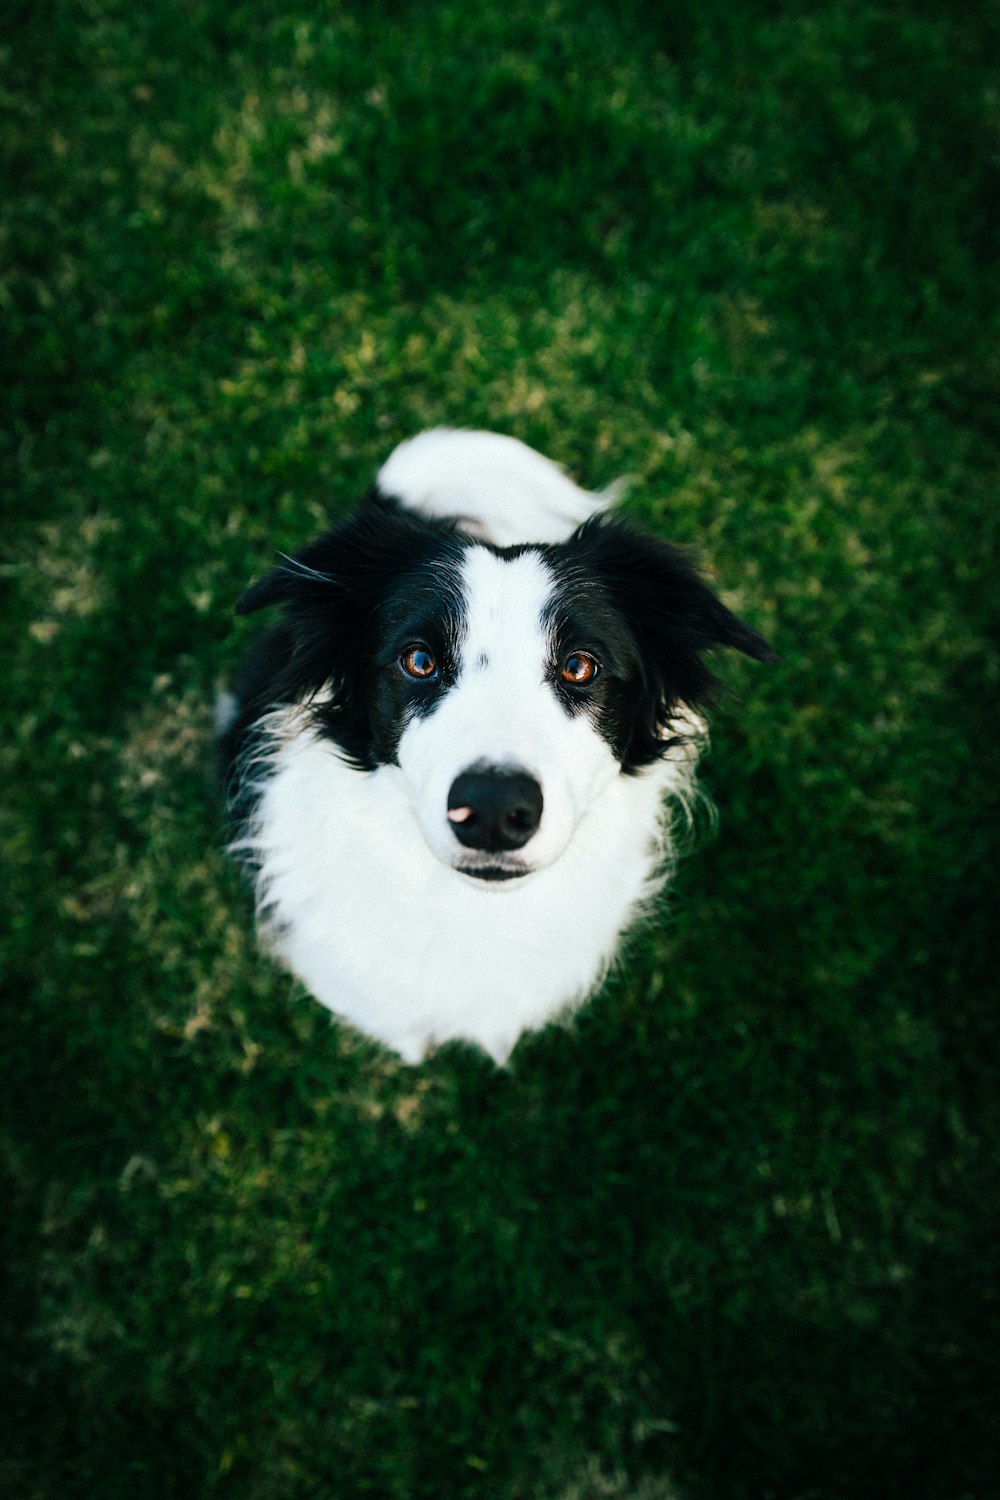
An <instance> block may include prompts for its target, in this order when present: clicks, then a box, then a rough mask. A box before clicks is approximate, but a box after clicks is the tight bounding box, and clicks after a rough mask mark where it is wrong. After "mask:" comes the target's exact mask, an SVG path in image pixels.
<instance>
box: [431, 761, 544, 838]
mask: <svg viewBox="0 0 1000 1500" xmlns="http://www.w3.org/2000/svg"><path fill="white" fill-rule="evenodd" d="M541 819H542V789H541V787H540V786H539V785H538V782H537V781H536V780H535V778H534V777H533V776H529V775H528V774H527V772H526V771H504V770H499V769H492V768H490V767H485V768H483V769H481V770H474V771H463V772H462V774H461V776H456V777H455V780H454V781H453V782H452V784H451V791H450V792H449V793H448V821H449V823H450V824H451V826H452V828H453V829H454V832H455V837H456V838H457V839H458V841H459V843H460V844H464V845H465V847H466V848H467V849H484V850H488V851H489V852H490V853H494V854H495V853H499V852H500V850H502V849H520V848H521V847H522V846H523V845H524V844H526V843H527V842H528V840H529V839H530V838H531V836H532V834H533V833H534V832H535V830H536V829H537V827H538V825H539V823H540V822H541Z"/></svg>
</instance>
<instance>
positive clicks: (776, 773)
mask: <svg viewBox="0 0 1000 1500" xmlns="http://www.w3.org/2000/svg"><path fill="white" fill-rule="evenodd" d="M996 44H997V35H996V26H995V20H991V18H990V16H989V15H988V13H987V11H986V9H985V7H984V8H982V9H980V8H978V7H976V6H963V7H955V6H952V5H946V4H945V3H943V0H910V3H902V0H829V3H818V0H817V3H812V4H806V3H794V0H772V3H766V4H765V3H760V4H753V3H747V4H744V5H734V4H728V5H727V4H723V3H721V0H703V3H700V4H698V5H694V4H693V3H688V0H678V3H676V4H672V5H670V6H665V5H654V4H651V3H643V0H619V3H618V4H616V5H615V6H610V5H604V4H600V3H597V0H578V3H576V4H573V5H570V4H568V3H566V0H546V3H544V4H541V5H537V4H536V5H528V4H525V3H523V0H510V3H508V4H506V5H504V6H502V7H498V6H493V5H487V4H485V3H480V0H465V3H464V4H457V3H454V0H442V3H441V4H439V5H436V6H433V7H431V6H420V5H414V4H407V3H405V0H397V3H389V0H383V3H378V4H361V3H357V0H341V3H333V0H331V3H329V4H320V3H318V0H314V3H308V0H298V3H292V0H278V3H276V4H274V5H272V6H266V7H262V6H250V5H247V4H242V3H239V0H234V3H229V4H226V5H223V4H222V3H221V0H203V3H198V4H195V3H192V0H151V3H150V4H149V5H147V6H145V7H140V8H138V9H136V8H135V7H127V6H125V5H124V4H122V3H119V0H53V3H52V4H50V5H48V6H45V7H41V6H33V7H29V6H27V5H22V6H20V7H15V13H14V15H13V17H12V18H11V23H10V24H9V25H8V28H7V39H6V42H5V44H4V53H3V63H4V72H5V80H6V81H5V84H4V89H3V94H2V100H0V104H2V108H3V111H4V115H5V124H4V128H3V132H2V140H3V142H4V150H5V155H6V169H7V178H8V181H9V182H10V184H11V189H10V190H9V191H8V192H7V194H6V195H5V196H4V199H3V202H2V204H0V221H2V235H3V238H2V244H3V247H4V266H5V269H4V272H3V280H2V283H0V297H2V307H3V311H4V317H5V322H6V329H7V331H6V333H5V336H4V340H3V346H4V351H3V355H2V357H3V359H4V361H5V363H6V365H7V370H6V372H5V390H6V392H7V400H6V412H7V416H6V420H5V422H4V426H3V432H2V437H0V442H2V448H0V460H2V464H3V469H4V479H5V490H6V493H7V495H8V496H9V497H10V506H9V517H8V521H7V525H6V528H5V547H4V552H5V558H4V564H3V570H2V575H0V582H2V585H3V604H2V607H3V610H4V621H5V628H4V637H3V638H4V641H5V645H6V671H5V686H4V693H3V702H2V706H0V708H2V715H3V720H4V728H5V736H4V741H3V744H4V748H3V751H2V755H3V763H2V770H3V779H4V783H5V787H6V790H7V792H8V797H7V808H6V811H5V813H4V848H5V856H6V859H5V864H6V869H7V875H6V882H5V891H4V905H5V927H4V931H5V936H4V938H3V955H4V969H5V1001H4V1006H3V1010H2V1012H0V1059H2V1063H0V1066H2V1069H3V1088H2V1090H0V1098H2V1105H0V1119H2V1143H3V1145H2V1156H0V1162H2V1169H3V1174H4V1178H5V1201H6V1203H7V1205H8V1207H7V1209H6V1212H5V1229H6V1238H7V1249H6V1256H7V1278H6V1284H5V1290H4V1291H3V1292H2V1293H0V1327H2V1332H3V1348H4V1350H5V1355H4V1359H5V1362H6V1365H7V1369H6V1375H7V1376H8V1377H9V1379H8V1382H7V1384H8V1391H9V1393H8V1395H7V1396H6V1397H5V1402H4V1406H5V1416H6V1417H7V1418H8V1421H9V1425H10V1429H11V1430H10V1432H9V1434H8V1439H7V1441H6V1443H5V1445H4V1448H3V1456H2V1457H0V1486H2V1489H3V1493H4V1495H5V1496H10V1497H12V1500H15V1497H16V1500H21V1497H25V1500H28V1497H30V1500H77V1497H80V1500H83V1497H86V1500H91V1497H100V1500H132V1497H133V1496H135V1495H139V1494H143V1495H145V1494H149V1495H155V1496H157V1497H177V1500H190V1497H192V1496H202V1495H205V1496H209V1495H211V1496H219V1497H230V1496H232V1497H240V1500H244V1497H246V1500H271V1497H275V1500H276V1497H278V1496H280V1497H281V1500H293V1497H294V1500H307V1497H308V1500H334V1497H335V1500H341V1497H353V1496H356V1495H357V1496H362V1495H373V1496H379V1497H391V1500H422V1497H426V1500H439V1497H442V1496H447V1497H449V1500H450V1497H456V1500H457V1497H461V1496H477V1497H479V1496H483V1497H504V1500H507V1497H511V1500H626V1497H627V1500H675V1497H677V1500H820V1497H822V1500H835V1497H847V1496H850V1497H852V1500H856V1497H872V1500H887V1497H893V1496H900V1497H904V1496H905V1497H907V1500H914V1497H916V1500H919V1497H928V1500H986V1497H987V1496H988V1495H990V1494H992V1493H993V1486H994V1484H995V1474H996V1465H997V1462H998V1459H1000V1455H998V1453H997V1443H996V1430H995V1427H994V1425H993V1422H994V1414H995V1410H996V1398H997V1388H996V1387H997V1382H996V1358H995V1353H996V1336H997V1332H998V1328H997V1321H998V1320H997V1302H996V1297H995V1289H994V1288H995V1280H994V1277H995V1271H996V1260H997V1253H996V1217H995V1205H996V1190H997V1171H996V1155H997V1124H998V1121H997V1113H998V1111H997V1093H996V1076H997V1071H996V1070H997V1063H998V1061H1000V1059H998V1050H1000V1049H998V1029H997V1019H996V1009H995V1001H996V950H995V938H994V929H995V922H996V912H997V907H998V899H997V898H998V895H1000V892H998V878H997V859H996V855H997V848H996V845H997V826H996V801H995V793H994V787H995V773H996V756H995V743H996V717H995V714H996V694H997V679H998V667H997V657H996V650H995V639H996V627H997V623H998V622H997V613H998V609H997V605H998V598H997V588H996V581H995V580H996V572H995V543H996V532H997V519H996V518H997V509H996V478H995V475H996V457H997V426H998V424H997V400H996V396H997V389H998V384H1000V382H998V379H997V377H998V374H1000V360H998V355H997V347H998V346H997V343H996V327H997V315H996V283H995V273H996V251H997V244H996V235H995V227H996V226H995V221H994V220H993V217H992V209H991V205H992V204H993V203H994V202H995V200H996V196H997V181H996V177H997V169H996V155H995V151H996V125H997V96H996V92H995V83H994V81H993V79H992V75H991V73H990V71H989V69H988V61H989V59H990V57H991V55H995V50H996ZM449 422H450V423H457V424H462V425H470V426H472V425H485V426H492V427H495V428H498V429H500V430H503V431H507V432H511V433H513V434H515V435H516V436H519V437H521V438H524V439H525V440H527V441H528V442H531V443H533V444H535V445H537V446H538V447H540V448H542V449H543V450H544V451H546V452H547V453H549V454H551V455H552V456H554V457H556V458H558V459H559V460H561V461H562V462H564V463H565V464H566V465H568V466H569V468H570V469H571V470H572V472H573V473H574V474H575V475H577V476H578V477H579V478H580V479H581V481H582V482H583V483H585V484H587V485H590V486H597V485H600V484H603V483H606V482H607V481H609V480H610V479H612V478H613V477H614V476H616V475H618V474H622V473H629V474H633V475H635V476H637V482H636V484H635V486H634V488H633V490H632V496H631V501H630V505H631V508H632V511H633V513H634V514H635V515H636V517H637V518H638V519H639V520H640V521H642V522H644V523H646V524H648V525H651V526H653V527H654V528H656V529H657V530H659V531H661V532H662V533H663V534H664V535H668V536H670V537H672V538H673V539H675V540H679V541H682V542H688V543H694V544H697V546H698V547H699V548H700V549H701V551H702V553H703V555H704V556H705V558H706V560H707V561H708V562H709V563H710V564H711V567H712V569H713V572H714V574H715V576H716V577H717V579H718V580H719V582H720V584H721V586H722V587H723V589H724V591H725V596H726V598H727V601H728V602H729V603H731V604H732V605H733V606H734V607H737V608H738V609H740V610H741V611H743V612H745V613H746V615H747V616H748V617H749V618H751V619H752V620H753V622H754V623H755V624H756V625H758V626H759V627H760V628H761V629H762V630H764V632H765V633H766V634H768V635H769V636H770V637H771V638H772V639H773V640H774V642H775V643H776V645H777V647H778V649H779V650H780V652H781V655H782V659H783V660H782V664H781V665H780V666H779V667H777V668H754V667H752V666H751V665H749V664H747V663H739V662H729V663H726V664H725V673H726V678H727V681H728V683H729V685H730V687H731V689H732V694H731V697H730V699H729V701H728V703H727V704H725V705H724V706H723V707H722V709H721V710H720V712H718V713H717V714H716V717H715V723H714V733H713V751H712V755H711V757H710V759H709V760H708V761H707V763H706V766H705V779H706V781H707V783H708V785H709V787H710V789H711V791H712V793H713V795H714V797H715V800H716V802H717V804H718V806H719V809H720V813H721V821H720V831H719V834H718V836H717V837H716V838H715V839H714V840H712V841H706V842H705V843H704V845H703V847H701V848H700V849H699V850H698V852H697V853H696V854H695V855H694V856H693V857H692V858H691V859H689V860H687V861H686V862H685V863H684V865H683V866H682V869H681V872H680V876H679V879H678V882H677V885H676V887H675V890H674V894H673V896H672V898H671V900H670V901H669V902H668V903H667V904H666V905H665V906H664V909H663V912H662V916H661V920H660V921H659V922H657V923H656V924H655V925H654V926H653V927H652V928H650V929H649V930H647V931H646V932H644V933H643V934H641V935H640V936H639V937H637V938H636V939H635V941H634V942H633V943H632V945H631V948H630V952H629V956H628V960H627V962H626V963H625V964H624V965H623V966H622V968H621V971H620V972H619V973H617V974H616V975H615V976H614V977H613V979H612V980H611V981H610V982H609V984H608V985H607V986H606V988H605V990H604V992H603V993H602V995H601V996H599V997H598V998H597V999H596V1000H595V1001H594V1002H593V1003H592V1004H591V1005H590V1006H588V1008H587V1009H586V1011H585V1012H584V1013H583V1014H582V1016H581V1017H580V1019H579V1022H578V1023H577V1024H576V1025H575V1026H574V1027H573V1028H570V1029H559V1028H552V1029H550V1030H548V1031H546V1032H544V1033H542V1034H540V1035H539V1036H537V1037H533V1038H531V1039H528V1040H526V1041H525V1042H524V1043H523V1044H522V1046H521V1047H520V1048H519V1050H518V1052H517V1053H516V1055H515V1058H514V1062H513V1065H512V1067H511V1068H510V1070H509V1071H506V1072H497V1071H496V1070H495V1069H494V1068H493V1067H492V1066H491V1065H489V1064H487V1062H486V1061H485V1060H484V1059H483V1058H482V1057H481V1056H480V1055H478V1054H477V1053H476V1052H474V1051H473V1050H471V1049H464V1048H461V1047H450V1048H447V1049H444V1050H443V1051H442V1052H440V1053H439V1054H438V1055H437V1056H436V1057H435V1058H434V1059H433V1060H432V1061H431V1062H429V1063H428V1064H427V1065H425V1066H424V1067H422V1068H420V1069H410V1068H406V1067H404V1066H402V1065H401V1064H399V1063H398V1062H397V1061H396V1060H395V1059H394V1058H393V1057H392V1056H390V1055H388V1054H386V1053H384V1052H381V1051H379V1050H378V1049H377V1048H376V1047H374V1046H373V1045H370V1044H368V1043H366V1042H365V1041H363V1040H361V1039H360V1038H359V1037H357V1036H356V1035H355V1034H353V1033H352V1032H351V1031H350V1030H349V1029H348V1028H346V1027H340V1026H338V1025H337V1024H336V1023H334V1022H332V1021H331V1020H330V1019H329V1017H328V1016H327V1014H326V1013H325V1012H322V1011H321V1010H320V1008H319V1007H318V1006H317V1005H316V1004H315V1003H314V1002H313V1001H312V1000H310V999H309V997H308V996H306V995H304V994H303V993H302V992H301V991H300V990H298V989H296V988H295V987H294V986H293V985H292V984H291V982H290V981H289V980H288V979H287V978H286V977H284V976H283V975H281V974H279V973H278V972H276V971H275V970H273V969H272V968H271V967H270V966H269V964H268V963H267V961H266V960H264V959H263V958H262V957H261V956H260V955H259V954H258V952H257V951H256V949H255V946H254V943H253V939H252V934H251V925H250V912H249V906H248V901H247V898H246V895H245V893H244V892H243V890H242V888H241V886H240V884H239V881H238V880H237V878H236V875H235V874H234V872H233V871H232V870H231V869H230V868H229V867H228V866H227V864H226V862H225V861H224V859H223V858H222V856H221V853H220V850H221V846H222V842H223V831H222V828H221V826H220V821H219V815H218V809H217V806H216V800H215V795H214V791H213V788H212V785H211V777H210V753H209V731H210V718H211V703H212V699H213V696H214V693H215V691H216V690H217V688H218V686H219V685H220V684H221V683H222V682H223V681H224V680H225V677H226V674H227V672H229V671H230V670H231V668H232V666H233V664H234V663H235V662H236V660H237V659H238V657H239V654H240V651H241V649H242V646H243V644H244V643H245V639H246V637H245V635H244V634H242V633H241V632H240V631H239V630H237V629H236V628H234V627H233V625H232V624H231V620H230V613H231V606H232V602H233V600H234V599H235V597H236V596H237V594H238V593H239V591H240V589H241V588H242V586H243V585H244V584H245V583H246V581H247V580H248V579H249V578H250V577H251V576H253V575H254V574H255V573H256V572H259V571H260V570H261V568H262V567H263V566H264V565H266V564H267V562H268V561H269V560H270V558H271V557H272V556H273V555H274V553H275V552H276V551H277V550H278V549H279V548H280V549H284V550H288V549H289V548H291V547H293V546H294V545H296V544H297V543H299V542H300V541H302V540H304V539H306V538H307V537H308V536H309V535H310V534H311V533H312V532H313V531H314V530H315V529H316V528H317V526H318V525H320V524H321V523H323V522H324V521H325V520H326V518H327V517H329V516H330V515H333V514H337V513H340V512H341V511H342V509H343V508H345V507H347V506H349V505H350V504H351V503H352V502H353V500H354V498H355V497H356V496H357V495H358V494H359V493H360V492H361V491H362V489H363V488H364V487H365V486H366V485H367V483H368V482H369V481H370V478H371V475H372V473H373V471H374V469H375V467H376V466H377V464H378V463H379V462H380V461H381V459H382V458H383V457H384V456H385V455H386V454H387V453H388V451H389V450H390V448H391V447H392V446H393V444H394V443H395V442H396V441H398V440H399V439H400V438H402V437H403V436H405V435H408V434H410V433H412V432H414V431H416V430H418V429H420V428H421V427H423V426H426V425H430V424H436V423H449Z"/></svg>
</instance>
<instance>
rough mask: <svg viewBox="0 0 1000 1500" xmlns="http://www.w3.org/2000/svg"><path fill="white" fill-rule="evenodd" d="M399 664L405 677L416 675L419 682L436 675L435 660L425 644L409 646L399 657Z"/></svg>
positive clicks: (436, 666)
mask: <svg viewBox="0 0 1000 1500" xmlns="http://www.w3.org/2000/svg"><path fill="white" fill-rule="evenodd" d="M399 665H400V666H401V667H402V669H403V671H404V672H405V673H406V675H407V677H416V678H417V679H418V681H420V682H427V681H428V680H429V679H430V678H431V677H436V676H437V670H438V665H437V662H436V661H435V660H434V657H433V656H432V654H431V653H430V652H429V651H428V649H427V647H426V646H411V647H410V649H409V650H408V651H404V652H403V654H402V656H401V657H400V658H399Z"/></svg>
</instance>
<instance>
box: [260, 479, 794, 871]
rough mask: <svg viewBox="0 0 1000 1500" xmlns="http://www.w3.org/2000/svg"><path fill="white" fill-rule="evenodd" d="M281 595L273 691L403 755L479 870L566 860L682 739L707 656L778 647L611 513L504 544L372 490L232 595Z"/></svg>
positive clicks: (358, 754) (341, 738) (409, 785)
mask: <svg viewBox="0 0 1000 1500" xmlns="http://www.w3.org/2000/svg"><path fill="white" fill-rule="evenodd" d="M277 603H282V604H284V605H285V608H286V620H287V627H286V628H287V630H288V632H289V639H290V642H291V650H290V654H289V657H288V661H287V664H286V665H285V666H284V668H283V671H282V674H281V676H280V679H279V681H278V683H277V684H276V687H275V690H274V698H275V701H278V702H282V703H303V704H308V705H311V708H310V712H311V717H312V720H313V723H314V724H315V726H316V729H317V731H318V732H319V733H320V734H321V735H322V736H324V737H325V738H327V739H328V740H329V741H331V742H332V744H333V745H334V746H336V747H337V749H338V750H339V752H340V753H341V754H342V755H343V756H344V757H345V758H346V759H347V760H349V761H350V762H351V763H352V764H354V765H355V766H357V767H358V768H359V769H363V770H369V771H370V770H375V769H376V768H378V767H381V766H395V767H397V768H398V770H399V772H400V774H401V775H402V778H403V781H404V783H405V786H406V789H407V795H408V798H409V802H410V805H411V807H412V810H413V813H414V815H415V817H416V819H417V821H418V823H419V825H420V828H421V830H422V832H423V835H424V838H425V840H426V842H427V844H428V846H429V848H430V849H431V850H432V851H433V853H434V854H435V855H436V856H437V857H438V858H439V859H440V860H442V861H443V862H444V863H445V864H447V865H450V866H452V867H453V868H455V869H456V870H458V871H460V872H461V873H463V874H464V875H467V876H470V877H472V878H475V879H479V880H484V881H497V882H501V881H506V880H513V879H516V878H518V877H520V876H524V875H527V874H530V873H531V872H532V871H533V870H537V869H541V868H543V867H545V866H547V865H550V864H552V863H553V862H554V861H555V860H556V859H558V858H559V856H560V855H561V854H562V852H563V851H564V849H565V848H566V846H567V844H568V843H569V841H570V839H571V838H572V836H573V833H574V831H575V829H576V827H577V825H578V823H579V821H580V819H581V818H582V817H583V816H584V814H585V813H586V811H587V809H588V807H589V806H590V805H591V803H592V801H593V799H594V797H595V796H596V795H598V794H599V792H600V791H601V789H602V788H603V787H605V786H606V785H607V784H608V783H609V782H610V781H612V780H613V779H614V777H616V776H618V775H621V774H623V773H624V774H635V773H637V772H640V771H641V770H642V768H643V767H645V766H648V765H650V764H651V763H652V762H653V761H655V760H657V759H659V758H660V757H662V756H663V755H665V754H668V753H669V752H670V751H671V749H672V748H674V747H676V746H677V744H678V739H679V738H680V737H682V736H683V734H684V733H685V726H689V725H690V724H691V723H692V722H696V715H697V711H698V709H699V708H701V707H702V706H703V705H704V704H705V703H706V702H707V701H708V700H709V698H710V697H711V695H712V692H713V689H714V687H715V685H716V684H715V679H714V678H713V676H712V674H711V672H710V670H709V668H708V667H707V665H706V663H705V656H706V653H707V652H709V651H710V650H712V649H713V648H716V647H720V646H728V647H733V648H734V649H736V650H738V651H742V652H744V653H745V654H746V655H748V656H752V657H755V658H756V659H757V660H760V661H765V660H772V659H773V652H772V651H771V649H770V647H769V646H768V645H767V643H766V642H765V641H764V640H763V638H762V637H761V636H760V635H758V634H757V632H756V631H754V630H752V629H751V628H750V627H749V626H748V625H745V624H744V623H743V622H742V621H740V620H739V619H737V618H736V616H735V615H733V614H732V613H731V612H730V611H729V610H728V609H726V608H725V606H724V605H723V604H722V603H721V602H720V601H719V599H718V598H717V597H716V596H715V594H713V592H712V590H711V589H710V588H709V587H708V586H707V584H705V583H704V582H703V580H702V579H701V578H700V577H699V576H698V574H697V572H696V571H695V570H694V568H693V567H692V565H691V563H690V562H689V561H688V559H687V558H686V557H685V556H684V554H683V553H682V552H680V551H679V550H678V549H677V548H675V547H672V546H670V545H668V544H667V543H665V542H661V541H658V540H655V539H653V538H650V537H646V536H643V535H641V534H640V533H638V532H636V531H635V530H633V528H632V527H631V526H629V525H627V524H626V523H624V522H622V521H620V520H617V519H611V518H607V517H598V518H595V519H593V520H591V521H588V522H586V523H585V524H584V525H583V526H581V527H580V528H579V529H578V530H577V531H576V532H574V534H573V535H572V536H571V537H570V538H569V539H568V540H567V541H566V542H562V543H558V544H549V545H539V546H520V547H509V548H496V547H492V546H490V545H488V544H486V543H483V542H480V541H476V540H473V539H472V538H470V537H468V536H466V535H463V534H462V533H460V532H459V531H458V530H457V529H456V528H455V526H454V525H452V524H450V523H448V522H442V521H434V520H427V519H424V518H422V517H418V516H416V515H414V514H413V513H411V512H409V511H407V510H404V509H402V508H401V507H399V506H398V505H396V504H395V503H394V502H392V501H387V500H384V499H382V498H380V497H378V496H376V497H374V498H372V499H370V500H368V501H366V502H365V504H364V505H363V506H362V507H361V508H360V510H358V511H357V512H356V513H355V514H354V515H353V516H352V517H351V518H350V519H349V520H347V521H345V522H344V523H343V524H342V525H340V526H338V527H336V528H335V529H334V530H332V531H330V532H328V533H326V535H324V536H322V537H320V538H319V539H318V540H317V541H315V542H313V543H312V544H311V545H310V546H308V547H306V548H304V549H303V550H302V551H301V552H300V553H298V555H297V556H296V557H295V558H293V559H290V560H289V561H288V562H287V564H284V565H282V566H279V567H277V568H274V569H272V571H271V572H269V573H267V574H266V575H265V576H264V577H263V578H261V579H260V580H259V581H258V582H257V583H255V584H253V585H251V587H250V588H249V589H248V590H247V592H246V593H245V594H244V595H243V597H242V599H241V600H240V601H239V604H238V606H237V609H238V611H239V612H240V613H242V614H248V613H252V612H253V611H255V610H258V609H262V608H264V607H265V606H267V605H271V604H277Z"/></svg>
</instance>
